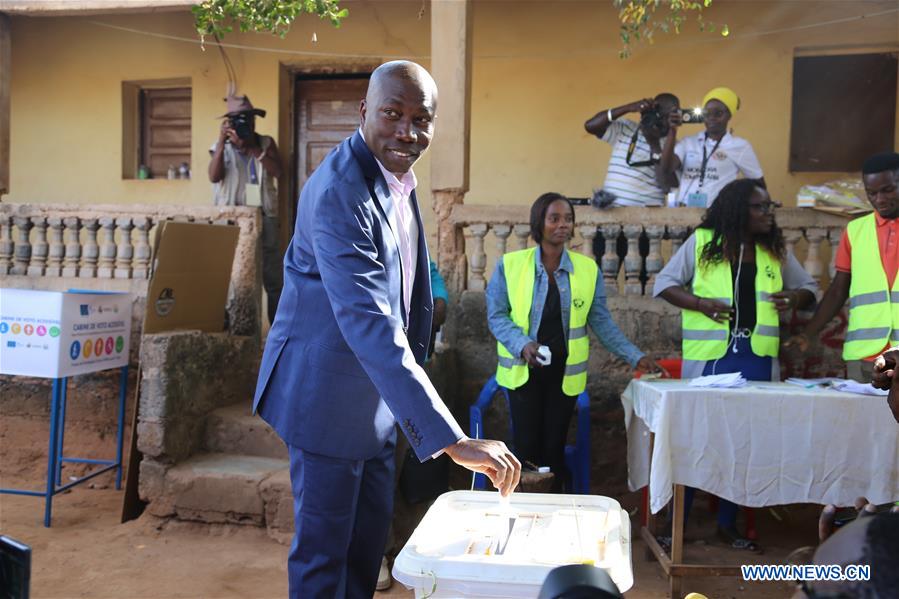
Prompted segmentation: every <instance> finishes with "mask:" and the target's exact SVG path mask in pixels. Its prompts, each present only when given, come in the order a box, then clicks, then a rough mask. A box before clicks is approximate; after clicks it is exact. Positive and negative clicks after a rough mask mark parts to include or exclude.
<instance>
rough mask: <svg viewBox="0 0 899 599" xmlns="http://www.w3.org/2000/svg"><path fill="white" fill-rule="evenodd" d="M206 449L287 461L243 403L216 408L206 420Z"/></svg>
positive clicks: (278, 444)
mask: <svg viewBox="0 0 899 599" xmlns="http://www.w3.org/2000/svg"><path fill="white" fill-rule="evenodd" d="M205 446H206V449H207V450H209V451H210V452H222V453H238V454H243V455H248V456H260V457H265V458H278V459H283V460H286V459H287V447H286V446H285V445H284V442H283V441H281V438H280V437H279V436H278V433H276V432H275V431H274V430H272V428H271V427H270V426H269V425H268V424H266V422H265V421H264V420H262V418H260V417H259V416H253V414H252V413H251V409H250V407H249V406H248V405H247V404H245V403H239V404H234V405H231V406H226V407H224V408H219V409H218V410H215V411H214V412H212V413H211V414H210V415H209V416H208V417H207V418H206V439H205Z"/></svg>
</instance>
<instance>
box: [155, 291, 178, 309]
mask: <svg viewBox="0 0 899 599" xmlns="http://www.w3.org/2000/svg"><path fill="white" fill-rule="evenodd" d="M155 305H156V314H158V315H159V316H168V315H169V313H170V312H171V311H172V308H174V307H175V291H174V290H173V289H172V288H171V287H166V288H165V289H163V290H162V291H160V292H159V297H158V298H157V299H156V304H155Z"/></svg>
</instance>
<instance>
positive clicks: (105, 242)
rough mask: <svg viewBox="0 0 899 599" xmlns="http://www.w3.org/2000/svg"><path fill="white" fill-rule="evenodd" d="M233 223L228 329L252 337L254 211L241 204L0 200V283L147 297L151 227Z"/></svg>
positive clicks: (256, 259)
mask: <svg viewBox="0 0 899 599" xmlns="http://www.w3.org/2000/svg"><path fill="white" fill-rule="evenodd" d="M167 220H174V221H181V222H196V223H209V224H230V225H236V226H238V227H240V235H239V238H238V242H237V251H236V254H235V258H234V264H233V267H232V271H231V291H230V293H229V300H228V312H229V320H230V330H231V332H232V333H234V334H240V335H258V334H259V332H260V314H261V262H260V261H261V257H260V256H261V254H260V246H259V237H260V234H261V216H260V214H259V209H258V208H248V207H245V206H197V207H187V206H166V205H127V204H123V205H119V204H116V205H106V206H103V205H97V206H85V205H80V204H0V286H2V287H14V288H23V289H44V290H54V291H62V290H66V289H69V288H81V289H96V290H102V291H125V292H129V293H132V294H133V295H135V296H136V297H135V299H136V300H138V299H140V300H141V301H142V300H144V299H146V294H147V281H148V279H149V277H150V273H151V265H150V259H151V255H152V245H153V240H154V238H155V234H156V229H157V227H158V226H159V224H160V223H162V222H164V221H167Z"/></svg>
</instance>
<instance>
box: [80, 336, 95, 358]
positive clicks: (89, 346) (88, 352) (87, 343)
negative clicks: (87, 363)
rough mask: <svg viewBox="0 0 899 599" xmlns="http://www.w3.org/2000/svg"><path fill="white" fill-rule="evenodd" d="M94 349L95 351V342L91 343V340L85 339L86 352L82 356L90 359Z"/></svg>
mask: <svg viewBox="0 0 899 599" xmlns="http://www.w3.org/2000/svg"><path fill="white" fill-rule="evenodd" d="M93 349H94V342H93V341H91V340H90V339H85V340H84V351H83V352H82V354H81V355H82V356H84V357H85V358H90V357H91V351H92V350H93Z"/></svg>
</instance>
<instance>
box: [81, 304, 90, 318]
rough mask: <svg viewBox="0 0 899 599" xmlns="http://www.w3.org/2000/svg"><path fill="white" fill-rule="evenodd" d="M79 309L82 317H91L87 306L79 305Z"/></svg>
mask: <svg viewBox="0 0 899 599" xmlns="http://www.w3.org/2000/svg"><path fill="white" fill-rule="evenodd" d="M79 308H80V309H81V315H82V316H90V315H91V307H90V306H89V305H88V304H81V305H80V306H79Z"/></svg>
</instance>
